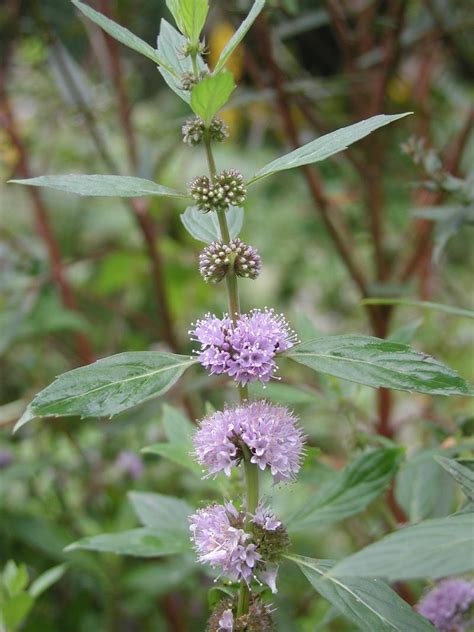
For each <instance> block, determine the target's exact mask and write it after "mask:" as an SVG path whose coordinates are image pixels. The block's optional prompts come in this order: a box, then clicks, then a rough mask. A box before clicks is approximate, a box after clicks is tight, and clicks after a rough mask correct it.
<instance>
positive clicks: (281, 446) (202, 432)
mask: <svg viewBox="0 0 474 632" xmlns="http://www.w3.org/2000/svg"><path fill="white" fill-rule="evenodd" d="M193 441H194V449H195V454H196V459H197V461H198V462H199V463H200V464H201V465H203V466H204V467H206V468H207V469H208V471H209V476H212V475H214V474H217V473H218V472H221V471H224V472H225V474H226V475H227V476H230V473H231V469H232V467H234V466H237V465H238V464H239V463H240V461H241V460H242V457H243V454H242V445H245V446H246V447H247V449H248V451H249V452H250V454H251V462H252V463H254V464H255V465H257V466H258V467H259V468H260V469H261V470H264V469H266V468H268V469H269V470H270V471H271V473H272V476H273V477H274V480H275V482H279V481H290V480H292V479H294V478H295V476H296V474H297V473H298V471H299V469H300V462H301V456H302V452H303V444H304V438H303V432H302V430H301V429H300V428H299V427H298V426H297V420H296V418H295V417H294V416H293V415H292V414H291V413H290V412H289V411H288V409H286V408H284V407H282V406H274V405H272V404H269V403H268V402H265V401H257V402H253V403H251V404H242V405H241V406H238V407H236V408H229V409H227V410H224V411H217V412H215V413H214V414H212V415H210V416H208V417H205V418H204V419H203V420H202V421H201V423H200V426H199V429H198V430H197V432H196V433H195V435H194V439H193Z"/></svg>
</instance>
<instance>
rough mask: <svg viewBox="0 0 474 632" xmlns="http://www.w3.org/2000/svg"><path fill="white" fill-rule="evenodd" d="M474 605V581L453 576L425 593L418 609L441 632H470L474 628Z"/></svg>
mask: <svg viewBox="0 0 474 632" xmlns="http://www.w3.org/2000/svg"><path fill="white" fill-rule="evenodd" d="M472 606H474V583H472V582H468V581H465V580H464V579H457V578H452V579H445V580H443V581H442V582H440V583H439V584H438V585H437V586H436V588H433V590H431V591H430V592H429V593H428V594H427V595H425V596H424V597H423V599H422V600H421V601H420V603H419V604H418V606H417V610H418V612H419V613H420V614H421V615H422V616H423V617H425V618H426V619H428V620H429V621H431V623H432V624H433V625H434V626H435V627H436V628H437V629H438V630H440V631H441V632H468V630H473V629H474V613H473V612H472V610H471V608H472ZM470 610H471V612H470Z"/></svg>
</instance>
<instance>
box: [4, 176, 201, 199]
mask: <svg viewBox="0 0 474 632" xmlns="http://www.w3.org/2000/svg"><path fill="white" fill-rule="evenodd" d="M10 182H11V183H13V184H26V185H28V186H32V187H49V188H51V189H58V191H66V192H67V193H76V194H77V195H85V196H106V197H142V196H147V195H158V196H166V197H179V198H185V197H189V196H188V195H187V194H186V193H180V192H179V191H174V190H173V189H168V187H164V186H161V184H156V183H155V182H152V181H151V180H144V179H143V178H132V177H130V176H102V175H76V174H69V175H58V176H39V177H38V178H28V179H27V180H10Z"/></svg>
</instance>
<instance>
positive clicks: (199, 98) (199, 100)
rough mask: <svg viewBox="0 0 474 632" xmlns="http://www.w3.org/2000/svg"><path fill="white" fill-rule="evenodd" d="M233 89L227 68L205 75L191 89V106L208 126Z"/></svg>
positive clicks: (231, 76)
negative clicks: (217, 72)
mask: <svg viewBox="0 0 474 632" xmlns="http://www.w3.org/2000/svg"><path fill="white" fill-rule="evenodd" d="M234 90H235V83H234V77H233V75H232V73H231V72H229V71H228V70H222V71H221V72H220V73H219V74H213V75H207V76H206V77H204V79H202V81H200V82H199V83H198V84H197V85H196V86H194V88H193V89H192V91H191V107H192V109H193V111H194V113H195V114H197V116H200V117H201V118H202V120H203V121H204V124H205V125H206V126H209V125H210V124H211V122H212V119H213V118H214V116H215V115H216V114H217V113H218V112H219V110H220V109H221V108H222V107H223V106H224V105H225V104H226V103H227V101H228V100H229V97H230V95H231V94H232V92H233V91H234Z"/></svg>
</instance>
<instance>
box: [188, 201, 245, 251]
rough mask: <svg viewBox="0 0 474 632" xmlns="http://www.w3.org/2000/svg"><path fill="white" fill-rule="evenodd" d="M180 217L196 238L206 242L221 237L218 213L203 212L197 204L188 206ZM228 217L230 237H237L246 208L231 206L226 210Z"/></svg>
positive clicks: (208, 242)
mask: <svg viewBox="0 0 474 632" xmlns="http://www.w3.org/2000/svg"><path fill="white" fill-rule="evenodd" d="M180 217H181V221H182V222H183V225H184V227H185V228H186V230H187V231H188V233H189V234H190V235H191V236H192V237H194V239H197V240H198V241H203V242H204V243H206V244H210V243H211V242H213V241H216V240H218V239H221V233H220V230H219V221H218V219H217V215H216V213H214V212H211V213H203V212H202V211H200V210H199V209H198V208H197V207H196V206H188V208H187V209H186V210H185V211H184V213H181V216H180ZM226 217H227V224H228V226H229V234H230V238H231V239H235V237H237V236H238V234H239V233H240V231H241V229H242V224H243V221H244V209H243V208H240V207H237V206H231V207H230V208H229V210H228V211H227V212H226Z"/></svg>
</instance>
